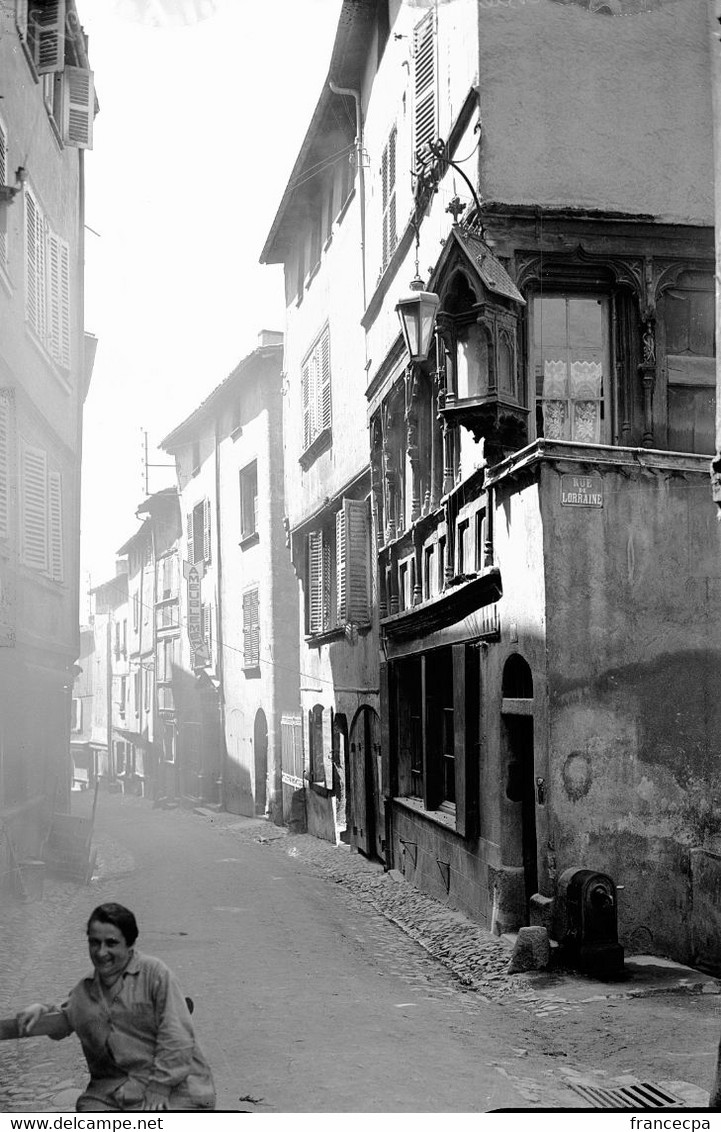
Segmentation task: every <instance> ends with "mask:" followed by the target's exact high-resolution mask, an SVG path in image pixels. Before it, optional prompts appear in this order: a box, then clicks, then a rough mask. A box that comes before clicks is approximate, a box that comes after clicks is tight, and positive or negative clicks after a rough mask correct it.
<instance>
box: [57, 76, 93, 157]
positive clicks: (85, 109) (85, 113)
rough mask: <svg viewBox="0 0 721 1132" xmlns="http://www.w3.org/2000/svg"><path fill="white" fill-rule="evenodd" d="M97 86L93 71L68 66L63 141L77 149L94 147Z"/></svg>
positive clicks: (64, 94)
mask: <svg viewBox="0 0 721 1132" xmlns="http://www.w3.org/2000/svg"><path fill="white" fill-rule="evenodd" d="M94 114H95V86H94V83H93V72H92V71H88V70H87V69H86V68H85V67H66V68H65V71H64V73H63V141H64V142H65V144H66V145H72V146H75V147H76V148H77V149H92V148H93V117H94Z"/></svg>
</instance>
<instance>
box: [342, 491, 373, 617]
mask: <svg viewBox="0 0 721 1132" xmlns="http://www.w3.org/2000/svg"><path fill="white" fill-rule="evenodd" d="M343 518H344V527H345V545H346V580H345V592H346V606H347V611H346V620H348V621H351V622H353V623H354V624H356V625H366V624H367V623H368V622H369V620H370V601H369V598H368V564H369V549H370V548H369V531H370V524H369V522H368V504H367V502H366V501H365V500H364V499H344V500H343Z"/></svg>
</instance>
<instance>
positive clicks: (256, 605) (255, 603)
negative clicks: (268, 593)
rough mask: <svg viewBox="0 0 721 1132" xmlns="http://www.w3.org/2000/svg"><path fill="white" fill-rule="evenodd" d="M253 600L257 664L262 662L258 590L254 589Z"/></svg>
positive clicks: (254, 653) (255, 658)
mask: <svg viewBox="0 0 721 1132" xmlns="http://www.w3.org/2000/svg"><path fill="white" fill-rule="evenodd" d="M251 597H252V599H253V602H252V606H251V608H252V616H253V639H252V649H253V664H254V665H255V666H257V665H259V664H260V599H259V594H258V591H257V590H253V593H252V594H251Z"/></svg>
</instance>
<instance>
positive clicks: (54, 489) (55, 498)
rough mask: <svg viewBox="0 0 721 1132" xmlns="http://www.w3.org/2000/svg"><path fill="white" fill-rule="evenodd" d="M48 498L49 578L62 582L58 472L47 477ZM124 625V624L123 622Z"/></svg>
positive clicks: (61, 511) (61, 491)
mask: <svg viewBox="0 0 721 1132" xmlns="http://www.w3.org/2000/svg"><path fill="white" fill-rule="evenodd" d="M48 498H49V504H50V506H49V512H50V577H51V578H52V579H53V581H55V582H62V581H63V579H64V571H63V489H62V479H61V477H60V475H59V473H58V472H51V473H50V475H49V477H48ZM123 625H125V622H123Z"/></svg>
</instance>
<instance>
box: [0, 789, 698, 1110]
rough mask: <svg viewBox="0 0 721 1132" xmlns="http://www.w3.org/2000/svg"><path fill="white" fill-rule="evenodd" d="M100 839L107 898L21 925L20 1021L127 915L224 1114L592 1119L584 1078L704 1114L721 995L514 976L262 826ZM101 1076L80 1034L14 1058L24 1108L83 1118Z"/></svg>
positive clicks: (399, 900) (16, 933)
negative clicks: (199, 1051) (86, 1084)
mask: <svg viewBox="0 0 721 1132" xmlns="http://www.w3.org/2000/svg"><path fill="white" fill-rule="evenodd" d="M74 800H76V801H77V812H81V811H82V807H83V806H84V805H86V804H87V799H86V798H85V797H81V798H79V799H78V796H77V795H76V796H75V799H74ZM97 841H98V847H99V870H98V876H97V877H96V878H95V879H94V880H93V881H92V883H91V885H90V886H89V887H87V888H78V887H76V886H74V885H70V884H67V883H63V882H58V881H55V880H52V879H49V880H48V881H47V882H46V890H45V896H44V898H43V900H42V901H36V902H33V903H28V904H24V905H19V904H18V905H16V906H14V907H12V908H10V909H8V914H7V916H5V917H4V921H3V925H2V927H1V928H0V933H1V936H0V939H1V941H2V946H3V963H2V970H3V974H2V982H1V983H0V993H1V994H2V1013H3V1014H4V1015H7V1014H10V1013H12V1012H13V1011H14V1010H15V1009H17V1008H18V1007H19V1006H21V1005H23V1004H25V1003H27V1002H29V1001H33V1000H36V999H40V1000H43V1001H48V1000H53V999H56V998H58V997H59V996H60V995H61V994H62V993H63V992H64V991H65V990H67V989H69V987H70V986H71V985H72V984H73V982H74V981H75V980H77V979H78V978H79V977H81V976H82V975H83V974H84V973H85V972H86V971H87V969H88V961H87V957H86V954H85V946H84V925H85V920H86V918H87V915H88V913H89V912H90V911H91V909H92V907H93V906H94V905H95V904H97V903H99V902H101V901H102V900H110V899H113V900H118V901H120V902H122V903H125V904H127V905H128V906H130V907H131V908H133V910H134V911H135V912H136V914H137V916H138V920H139V923H140V928H141V937H140V940H139V947H140V949H141V950H144V951H146V952H148V953H150V954H155V955H158V956H160V957H161V958H162V959H164V960H165V961H166V962H167V963H168V964H169V965H170V966H171V967H172V968H173V969H174V970H175V972H176V973H177V974H178V976H179V977H180V979H181V982H182V984H183V986H184V989H185V991H186V993H188V994H190V995H191V996H192V997H193V999H194V1000H195V1004H196V1006H195V1019H196V1026H197V1031H198V1034H199V1038H200V1041H201V1044H202V1045H203V1047H204V1049H205V1052H206V1054H207V1056H208V1058H209V1060H210V1062H211V1064H212V1066H213V1069H214V1072H215V1075H216V1082H217V1085H218V1103H219V1107H222V1108H225V1109H243V1110H247V1111H260V1112H298V1111H311V1112H312V1111H316V1112H324V1111H361V1112H362V1111H386V1112H389V1111H390V1112H392V1111H396V1112H412V1111H429V1112H433V1111H456V1112H476V1111H485V1110H488V1109H493V1108H500V1107H504V1108H508V1107H512V1108H528V1109H534V1108H553V1107H575V1106H582V1105H584V1104H585V1103H587V1102H586V1101H584V1099H583V1098H582V1097H581V1096H580V1095H579V1094H578V1092H576V1091H573V1090H572V1089H571V1088H570V1087H569V1082H570V1083H573V1082H574V1081H575V1082H582V1083H583V1082H586V1083H588V1082H595V1083H597V1084H605V1085H606V1086H613V1085H617V1084H619V1083H623V1082H626V1083H630V1082H632V1081H651V1082H655V1083H657V1084H661V1085H663V1086H665V1087H666V1089H670V1090H671V1091H672V1092H673V1093H674V1095H677V1096H679V1097H680V1098H682V1099H684V1100H685V1101H686V1103H687V1104H689V1105H695V1106H698V1105H700V1104H702V1103H703V1101H704V1100H705V1095H704V1092H703V1090H704V1089H707V1088H708V1084H709V1080H710V1076H711V1073H712V1069H713V1058H714V1051H715V1046H716V1043H717V1041H718V1030H719V1018H718V1004H719V1001H720V1000H719V998H718V996H717V995H716V994H710V993H691V994H682V993H668V994H655V995H653V996H650V997H627V996H624V997H613V998H602V997H599V996H595V998H594V995H593V994H589V995H584V994H583V993H581V992H582V991H583V987H582V986H581V987H580V991H579V983H580V981H579V980H571V981H570V982H569V980H565V981H564V979H563V977H559V978H557V979H552V980H549V979H548V977H545V978H543V979H540V980H539V978H538V977H537V976H513V977H508V976H507V975H506V974H505V968H506V966H507V961H508V955H509V952H508V951H507V949H506V948H504V946H503V945H502V944H501V943H499V942H498V941H497V940H495V939H494V938H493V937H491V936H490V935H489V934H488V933H486V932H484V931H482V930H481V929H480V928H478V927H477V926H476V925H473V924H471V923H470V922H469V921H467V920H466V919H464V918H463V917H461V916H459V915H458V914H457V913H453V912H451V911H449V910H447V909H444V908H443V907H442V906H440V905H439V904H437V903H436V902H434V901H432V900H430V899H429V898H427V897H424V896H421V895H420V894H418V893H417V892H415V890H413V889H412V888H411V886H410V885H407V884H405V882H403V881H401V880H398V879H394V878H393V877H392V876H391V875H389V874H386V873H384V872H383V870H382V869H381V868H380V867H379V866H376V865H373V864H371V863H369V862H367V861H366V860H365V859H363V858H361V857H359V856H357V855H354V854H351V853H350V851H349V850H348V849H347V848H345V847H339V848H334V847H332V846H331V845H329V844H327V843H323V842H320V841H317V840H315V839H313V838H310V837H307V836H290V835H288V834H287V833H286V831H285V830H282V829H278V828H276V827H274V826H272V825H268V824H267V823H265V822H263V821H259V820H257V821H256V820H250V819H243V818H237V817H235V816H233V815H230V814H227V813H219V814H215V813H212V812H211V811H202V810H201V811H200V812H193V811H187V810H183V809H180V808H178V809H172V810H160V809H153V807H152V805H151V803H150V802H148V801H145V800H142V799H137V798H131V797H123V796H121V795H111V794H102V795H101V797H100V802H99V806H98V836H97ZM413 937H415V938H413ZM549 983H550V984H552V986H551V990H552V992H553V993H552V994H549ZM691 989H693V988H691ZM696 989H698V988H696ZM708 989H714V988H713V987H711V986H708V987H707V990H708ZM584 997H586V998H588V997H590V998H591V999H592V1001H583V998H584ZM83 1080H84V1065H83V1060H82V1056H81V1055H80V1052H79V1047H78V1046H77V1044H76V1043H75V1040H74V1039H72V1038H71V1039H69V1040H68V1041H66V1042H63V1043H59V1044H55V1043H52V1044H51V1043H50V1042H48V1041H47V1040H46V1039H36V1040H30V1041H25V1042H17V1043H10V1042H7V1043H3V1045H2V1046H0V1106H2V1108H3V1109H4V1110H5V1111H9V1112H21V1111H37V1110H40V1111H63V1110H71V1109H72V1107H73V1104H74V1098H75V1095H76V1093H77V1091H78V1090H79V1089H80V1088H81V1086H82V1084H83Z"/></svg>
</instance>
